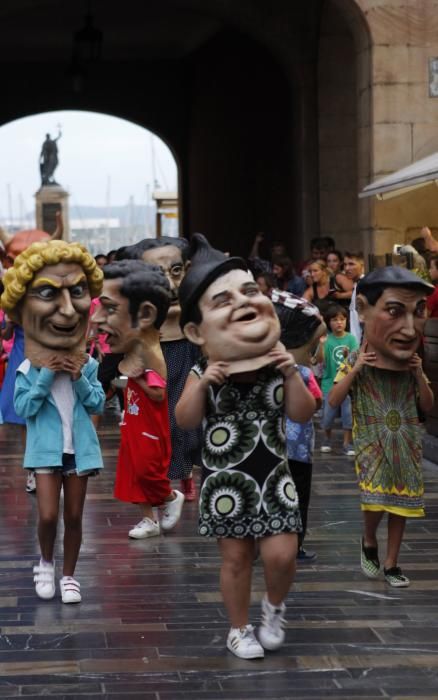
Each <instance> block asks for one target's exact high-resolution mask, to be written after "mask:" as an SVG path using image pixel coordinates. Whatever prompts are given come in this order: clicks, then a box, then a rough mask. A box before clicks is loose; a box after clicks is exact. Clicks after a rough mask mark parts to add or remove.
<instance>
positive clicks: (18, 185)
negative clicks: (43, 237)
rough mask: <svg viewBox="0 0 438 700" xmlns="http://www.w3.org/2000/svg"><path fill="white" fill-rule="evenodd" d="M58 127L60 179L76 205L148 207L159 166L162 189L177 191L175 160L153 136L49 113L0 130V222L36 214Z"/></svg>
mask: <svg viewBox="0 0 438 700" xmlns="http://www.w3.org/2000/svg"><path fill="white" fill-rule="evenodd" d="M58 125H61V131H62V136H61V138H60V139H59V141H58V158H59V165H58V167H57V169H56V172H55V179H56V181H57V182H58V183H59V184H60V185H62V186H63V187H64V188H65V189H67V190H68V191H69V192H70V204H71V205H77V204H80V205H98V206H106V205H107V202H108V200H109V202H110V204H111V205H113V206H115V205H123V204H126V203H127V202H128V200H129V198H130V197H131V196H133V197H134V202H135V204H143V205H144V204H146V201H147V196H148V191H149V192H150V193H151V192H152V190H153V189H155V188H154V177H153V169H154V168H153V163H154V162H155V178H156V179H157V180H158V183H159V188H160V189H165V190H173V191H175V190H176V188H177V166H176V163H175V160H174V158H173V156H172V153H171V151H170V150H169V148H168V147H167V146H166V145H165V143H164V142H163V141H161V139H160V138H159V137H157V136H155V135H153V134H152V132H150V131H147V130H146V129H143V128H142V127H140V126H137V125H136V124H132V123H131V122H128V121H125V120H123V119H119V118H117V117H112V116H109V115H106V114H97V113H95V112H77V111H61V112H46V113H44V114H37V115H34V116H31V117H24V118H23V119H17V120H15V121H13V122H10V123H9V124H5V125H4V126H1V127H0V163H1V166H2V167H1V168H0V223H2V222H3V223H5V221H6V220H8V219H9V215H10V210H11V209H12V215H13V219H14V220H17V219H18V218H19V217H20V212H23V211H24V212H26V213H28V212H31V213H33V212H34V210H35V203H34V202H35V200H34V197H33V195H34V194H35V192H36V191H37V190H38V188H39V187H40V184H41V180H40V172H39V156H40V153H41V146H42V144H43V141H44V139H45V135H46V133H49V134H50V135H51V137H52V138H55V137H56V136H57V134H58ZM148 186H149V190H148ZM9 193H10V194H9ZM17 223H18V222H17ZM23 223H24V222H23ZM26 223H30V222H29V220H28V221H27V222H26ZM33 224H34V222H33Z"/></svg>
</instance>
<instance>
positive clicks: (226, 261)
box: [178, 233, 248, 328]
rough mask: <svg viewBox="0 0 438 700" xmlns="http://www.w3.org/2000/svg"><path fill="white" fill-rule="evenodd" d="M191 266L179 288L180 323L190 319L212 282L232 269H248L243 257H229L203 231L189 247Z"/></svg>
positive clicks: (182, 324) (196, 234)
mask: <svg viewBox="0 0 438 700" xmlns="http://www.w3.org/2000/svg"><path fill="white" fill-rule="evenodd" d="M188 257H189V259H190V261H191V262H190V267H189V269H188V270H187V273H186V275H185V277H184V279H183V281H182V282H181V284H180V287H179V289H178V297H179V303H180V306H181V318H180V325H181V328H184V326H185V324H186V323H188V321H189V320H190V311H191V309H192V308H193V306H194V305H196V304H197V303H198V301H199V299H200V298H201V296H202V295H203V293H204V292H205V290H206V289H207V287H209V286H210V284H211V283H212V282H214V281H215V280H216V279H217V278H218V277H222V276H223V275H225V274H226V273H227V272H229V271H230V270H245V272H246V271H247V270H248V265H247V264H246V262H245V260H244V259H243V258H237V257H228V256H226V255H225V253H223V252H222V251H221V250H216V249H215V248H212V247H211V245H210V243H209V242H208V241H207V239H206V238H205V236H203V235H202V233H194V234H193V236H192V238H191V240H190V247H189V256H188Z"/></svg>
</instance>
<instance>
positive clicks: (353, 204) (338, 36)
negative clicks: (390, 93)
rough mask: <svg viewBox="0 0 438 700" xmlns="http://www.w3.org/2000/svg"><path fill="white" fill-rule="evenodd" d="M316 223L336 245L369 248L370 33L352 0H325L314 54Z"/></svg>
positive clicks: (367, 249)
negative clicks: (363, 194)
mask: <svg viewBox="0 0 438 700" xmlns="http://www.w3.org/2000/svg"><path fill="white" fill-rule="evenodd" d="M318 77H319V80H318V113H319V116H318V131H319V178H320V180H319V184H320V226H321V234H322V235H333V236H334V238H335V240H336V242H337V245H338V246H339V248H340V249H341V250H342V249H344V250H345V249H350V250H351V249H353V250H359V249H360V250H363V251H364V253H365V254H367V253H368V252H370V250H371V237H370V235H369V234H370V231H371V206H370V202H369V201H368V200H365V201H364V200H359V199H358V192H359V191H360V190H361V189H362V188H363V187H364V186H365V185H366V184H368V183H369V181H370V177H371V172H372V167H371V157H372V153H371V38H370V33H369V29H368V26H367V24H366V20H365V17H364V15H363V14H362V11H361V9H360V8H359V6H358V5H357V3H356V2H354V0H325V2H324V3H323V6H322V9H321V22H320V42H319V56H318Z"/></svg>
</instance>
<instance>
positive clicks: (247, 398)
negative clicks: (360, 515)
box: [192, 360, 301, 538]
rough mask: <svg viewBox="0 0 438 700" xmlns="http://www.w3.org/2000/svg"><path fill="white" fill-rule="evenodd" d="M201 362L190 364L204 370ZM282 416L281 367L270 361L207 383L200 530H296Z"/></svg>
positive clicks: (225, 533) (241, 533) (231, 533)
mask: <svg viewBox="0 0 438 700" xmlns="http://www.w3.org/2000/svg"><path fill="white" fill-rule="evenodd" d="M205 368H206V362H205V360H202V361H201V362H199V363H198V364H196V365H195V366H194V367H193V368H192V372H194V374H196V375H197V376H198V377H201V376H202V374H203V372H204V370H205ZM284 422H285V421H284V406H283V375H282V374H281V373H280V372H279V371H278V370H276V369H275V368H273V367H267V368H264V369H262V370H259V371H258V373H257V379H256V381H255V382H254V383H243V382H237V381H234V380H233V379H228V380H227V382H226V383H225V384H222V385H221V386H216V385H211V386H210V387H209V390H208V399H207V410H206V416H205V420H204V425H203V428H204V440H203V448H202V488H201V493H200V497H199V508H200V515H199V533H200V534H201V535H205V536H207V537H235V538H242V537H265V536H267V535H275V534H278V533H280V532H300V531H301V518H300V513H299V507H298V497H297V493H296V489H295V484H294V482H293V479H292V476H291V474H290V471H289V467H288V463H287V456H286V441H285V431H284Z"/></svg>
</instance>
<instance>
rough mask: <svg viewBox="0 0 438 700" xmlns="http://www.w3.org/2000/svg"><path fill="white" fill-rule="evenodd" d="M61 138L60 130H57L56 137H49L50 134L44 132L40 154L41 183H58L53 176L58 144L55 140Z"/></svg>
mask: <svg viewBox="0 0 438 700" xmlns="http://www.w3.org/2000/svg"><path fill="white" fill-rule="evenodd" d="M60 138H61V131H59V132H58V136H57V137H56V139H52V138H50V134H46V140H45V141H44V143H43V146H42V149H41V154H40V172H41V185H43V186H44V185H58V184H59V183H58V182H56V180H55V179H54V177H53V174H54V172H55V170H56V168H57V167H58V162H59V161H58V146H57V143H56V142H57V141H58V140H59V139H60Z"/></svg>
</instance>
